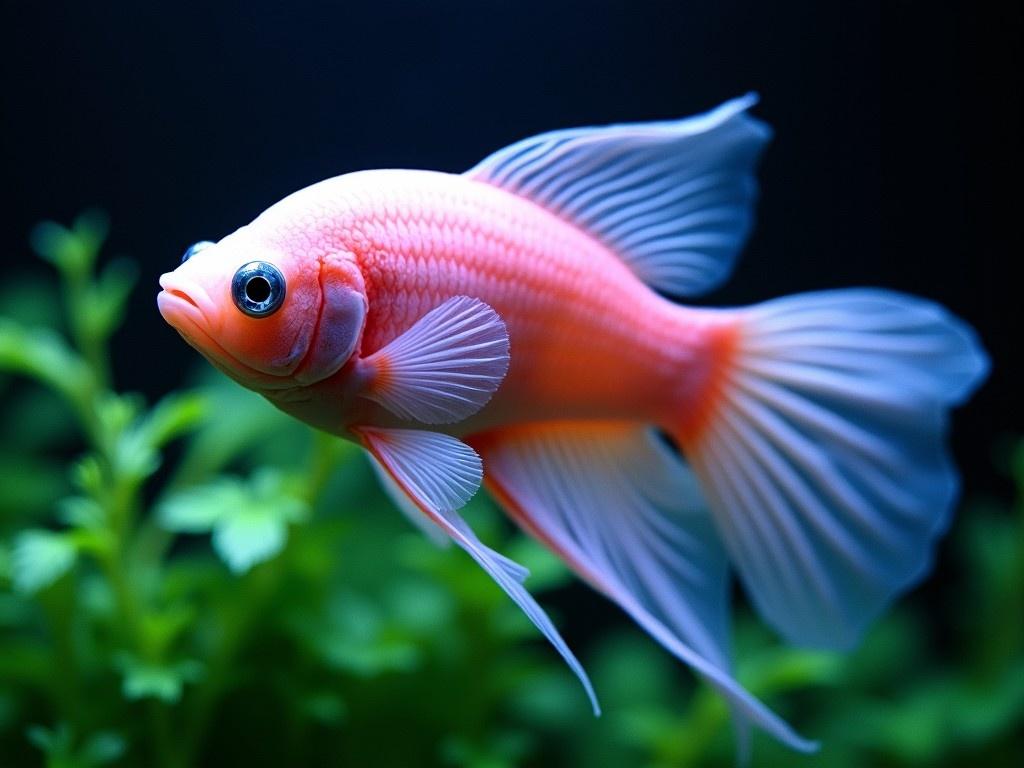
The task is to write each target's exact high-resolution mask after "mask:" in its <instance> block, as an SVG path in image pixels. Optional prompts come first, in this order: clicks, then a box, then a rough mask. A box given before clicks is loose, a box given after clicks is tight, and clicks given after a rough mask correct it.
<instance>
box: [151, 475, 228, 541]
mask: <svg viewBox="0 0 1024 768" xmlns="http://www.w3.org/2000/svg"><path fill="white" fill-rule="evenodd" d="M245 503H246V494H245V488H244V487H243V485H242V484H241V482H239V481H238V480H237V479H235V478H228V477H225V478H221V479H219V480H215V481H214V482H211V483H208V484H206V485H200V486H196V487H195V488H188V489H186V490H184V491H178V492H177V493H175V494H173V495H171V496H170V497H169V498H167V499H166V500H165V501H164V502H163V503H162V504H161V505H160V508H159V511H158V513H157V515H158V518H159V520H160V525H161V526H162V527H163V528H164V529H165V530H168V531H171V532H173V533H209V532H210V531H212V530H213V527H214V525H216V523H217V521H218V520H220V519H221V518H222V517H224V516H227V515H230V514H231V513H232V511H233V510H235V509H239V508H241V507H242V506H244V505H245Z"/></svg>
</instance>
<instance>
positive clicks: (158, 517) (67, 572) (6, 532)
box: [0, 214, 1024, 768]
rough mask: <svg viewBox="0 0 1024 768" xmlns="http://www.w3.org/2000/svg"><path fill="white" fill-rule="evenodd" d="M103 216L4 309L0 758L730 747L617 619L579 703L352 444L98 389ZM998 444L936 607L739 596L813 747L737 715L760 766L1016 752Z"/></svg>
mask: <svg viewBox="0 0 1024 768" xmlns="http://www.w3.org/2000/svg"><path fill="white" fill-rule="evenodd" d="M105 233H106V223H105V221H104V219H103V218H102V217H101V216H98V215H97V214H86V215H83V216H82V217H80V218H79V219H78V220H77V221H76V222H75V223H74V224H73V226H72V227H70V228H65V227H62V226H60V225H58V224H54V223H46V224H43V225H41V226H40V227H39V228H38V229H37V230H36V231H35V232H34V233H33V236H32V240H31V242H32V246H33V248H34V249H35V250H36V251H37V252H38V253H39V255H41V256H42V257H43V258H45V259H46V260H47V261H49V262H51V263H52V264H53V265H54V267H55V268H56V270H57V273H58V274H59V278H60V279H59V282H58V283H57V284H55V285H48V284H45V283H38V282H25V283H23V284H19V285H14V286H11V285H9V286H8V287H7V288H6V289H5V290H4V296H3V301H2V303H0V307H2V309H3V313H4V315H5V316H4V317H0V390H2V394H3V397H4V408H3V413H2V422H0V436H2V441H0V471H2V480H3V482H2V484H0V765H2V766H4V767H5V768H6V767H8V766H23V765H24V766H28V765H47V766H53V767H54V768H57V767H59V768H83V767H85V766H118V765H120V766H162V767H166V768H178V767H183V766H192V765H217V766H220V765H268V766H269V765H274V766H279V765H351V766H430V765H437V766H474V767H476V768H503V767H505V766H518V765H524V766H542V765H550V766H556V765H557V766H588V768H589V767H593V766H659V767H665V768H667V767H668V766H696V765H701V766H728V765H733V764H734V763H735V752H734V747H733V743H732V734H731V731H730V727H729V723H728V715H727V711H726V707H725V705H724V703H723V702H722V700H721V699H720V698H718V697H717V696H716V695H715V694H713V693H712V692H711V691H710V690H709V689H707V688H704V687H702V686H700V685H698V684H696V683H695V682H694V681H693V678H692V676H691V675H689V673H688V672H686V671H685V670H684V669H683V667H682V665H680V664H678V663H677V662H675V661H674V660H673V659H672V658H671V657H669V655H668V654H667V653H664V652H663V651H661V650H660V649H659V648H658V647H657V646H656V645H655V643H654V642H653V641H651V640H649V639H648V638H646V637H645V636H643V635H642V633H641V632H640V631H639V630H637V629H632V628H627V627H628V624H627V623H626V622H622V623H621V624H616V625H615V626H613V627H607V628H604V629H602V630H601V631H600V632H598V633H597V635H596V636H594V637H592V638H591V639H590V640H589V641H588V642H586V643H583V646H584V647H583V648H582V651H583V657H584V661H585V663H586V664H587V666H588V668H589V669H590V671H591V674H592V676H593V680H594V684H595V687H596V689H597V691H598V692H599V695H600V696H601V698H602V703H603V706H604V710H605V714H604V716H603V717H601V718H600V719H594V718H593V717H591V715H590V712H589V707H588V705H587V702H586V699H585V697H584V696H583V693H582V691H581V690H580V689H579V686H578V684H577V683H576V682H575V681H574V679H573V678H572V676H571V675H570V674H569V673H568V671H567V670H565V669H564V668H563V665H562V664H561V663H560V662H559V660H558V658H557V656H556V654H554V653H553V652H552V651H550V649H548V648H547V647H546V646H545V645H544V644H543V643H541V642H539V641H538V640H537V638H536V633H535V632H534V631H533V629H532V627H531V626H530V625H529V623H528V622H527V621H526V620H525V619H524V618H523V617H522V616H521V615H520V614H519V611H518V610H517V609H516V608H515V607H514V606H513V605H512V603H511V602H510V601H509V600H507V599H506V598H505V596H504V595H503V593H501V591H500V590H499V589H498V588H497V587H496V586H495V585H494V584H492V583H491V582H490V579H489V578H488V577H487V576H486V575H484V573H483V572H482V571H480V570H479V569H478V568H477V567H476V566H475V565H474V564H473V563H472V561H471V560H470V559H469V558H468V557H465V556H464V555H463V554H462V553H461V552H459V551H458V550H454V549H440V548H438V547H436V546H435V545H433V544H432V543H431V542H430V541H428V540H427V539H426V538H425V537H424V536H423V535H422V534H421V533H419V532H418V531H416V530H414V529H412V528H410V527H409V526H408V525H407V524H406V523H405V522H404V521H403V520H402V519H401V517H400V516H399V515H397V514H395V512H394V510H393V509H392V508H391V507H390V505H389V503H388V502H387V501H386V500H385V499H384V497H383V496H382V495H381V494H380V493H379V491H378V490H377V488H376V485H375V483H374V481H373V478H372V474H371V472H370V471H369V468H368V466H367V465H366V464H365V462H364V460H363V458H362V457H361V456H360V454H359V451H358V450H357V449H355V448H354V447H353V446H350V445H347V444H344V443H341V442H340V441H336V440H333V439H331V438H328V437H325V436H323V435H316V434H313V433H312V432H311V431H310V430H308V429H306V428H304V427H303V426H301V425H299V424H298V423H296V422H294V421H291V420H289V419H288V418H286V417H284V416H282V415H280V414H279V413H277V412H276V411H274V410H273V409H272V408H271V407H270V406H268V405H267V404H266V403H264V402H263V401H262V400H261V399H260V398H259V397H257V396H255V395H253V394H251V393H249V392H246V391H244V390H243V389H242V388H240V387H237V386H235V385H233V384H231V383H229V382H226V381H225V380H223V379H221V378H219V377H216V376H214V375H212V374H211V375H207V376H205V377H204V378H202V379H201V380H199V381H197V382H195V383H194V384H193V385H192V386H190V387H187V388H183V389H182V390H181V391H178V392H174V393H171V394H169V395H167V396H166V397H165V398H164V399H162V400H161V401H159V402H157V403H155V404H152V405H149V404H146V403H145V402H143V400H142V399H141V398H140V397H138V396H135V395H129V394H123V393H118V392H117V391H116V390H115V389H114V387H113V384H112V373H111V371H110V367H109V356H108V344H109V340H110V337H111V335H112V334H113V333H114V332H115V330H116V329H117V327H118V326H119V324H120V323H121V321H122V319H123V310H124V306H125V299H126V297H127V296H128V294H129V292H130V290H131V288H132V284H133V280H134V274H135V271H134V269H133V267H132V265H131V264H130V263H127V262H111V263H110V264H108V265H107V266H106V267H105V268H104V269H102V270H100V271H98V270H97V260H98V254H99V250H100V247H101V244H102V242H103V239H104V235H105ZM57 318H62V320H61V321H58V320H57ZM175 441H177V443H176V444H175V445H171V444H172V443H173V442H175ZM169 456H171V457H173V461H172V460H170V459H169V458H168V457H169ZM69 457H70V458H69ZM1012 464H1013V468H1012V471H1013V473H1014V476H1015V479H1016V483H1017V487H1018V489H1019V495H1018V498H1017V500H1016V503H1015V505H1014V506H1013V507H1012V509H1010V508H1007V507H1005V506H1000V505H998V504H989V505H978V506H976V507H975V508H972V509H970V510H969V511H967V513H966V514H964V515H963V516H962V522H961V523H960V524H959V525H958V527H957V529H956V531H955V538H956V544H957V546H956V547H954V552H955V555H956V557H957V558H958V564H959V572H960V573H961V574H962V578H961V579H959V580H958V581H957V582H956V583H955V584H954V585H953V586H952V587H951V588H950V589H948V590H947V592H948V594H943V599H944V601H945V602H944V603H943V604H942V605H939V606H937V607H936V608H935V611H938V612H940V613H941V614H942V616H943V617H944V618H943V620H939V621H937V620H936V619H935V617H934V616H931V615H929V616H925V615H923V614H922V613H921V612H920V611H918V612H915V611H914V610H913V609H912V608H910V607H900V608H898V609H896V611H895V612H894V613H893V614H892V615H891V616H890V617H889V618H887V619H885V620H884V621H883V622H882V623H881V624H880V625H879V626H878V627H877V628H876V629H875V630H874V631H873V632H872V633H871V634H870V636H869V637H868V639H867V641H866V643H865V644H864V645H863V647H862V648H861V649H860V650H858V651H857V652H856V653H854V654H853V655H852V656H850V657H848V658H845V659H841V658H839V657H836V656H832V655H827V654H821V653H811V652H807V651H800V650H794V649H788V648H784V647H781V646H779V645H778V644H777V643H775V642H774V641H773V640H772V639H771V638H770V637H769V635H768V633H767V631H766V630H764V629H762V628H761V627H760V625H759V624H758V623H757V622H756V621H755V620H754V619H753V618H752V617H750V616H749V615H748V614H746V613H744V612H742V611H741V612H740V616H739V619H738V625H737V640H736V645H737V657H738V658H739V659H740V667H739V677H740V678H741V680H742V681H743V682H744V683H745V685H747V686H748V687H749V688H750V689H751V690H752V691H754V692H755V693H756V694H757V695H759V696H761V697H763V698H765V699H766V700H768V701H769V702H770V703H771V704H772V706H774V707H776V708H777V709H778V710H779V711H780V712H781V713H782V714H784V715H785V716H787V717H789V718H790V719H791V720H792V722H794V724H796V725H797V727H798V728H799V729H800V730H801V731H802V732H803V733H805V734H808V735H811V736H813V737H815V738H819V739H821V741H822V743H823V748H822V750H821V752H820V753H818V754H817V755H813V756H801V755H796V754H794V753H792V752H789V751H788V750H786V749H785V748H783V747H781V746H779V745H778V744H775V743H774V742H771V740H769V739H767V738H765V737H761V736H757V737H756V738H755V744H754V761H753V762H754V765H764V766H800V765H808V766H811V765H815V766H835V767H836V768H845V767H846V766H851V767H852V766H861V765H879V766H977V765H986V766H1000V765H1007V766H1008V765H1011V764H1014V765H1015V764H1016V762H1015V760H1016V759H1017V758H1019V756H1020V754H1022V750H1024V739H1022V731H1024V443H1022V444H1021V446H1020V447H1019V448H1018V449H1017V451H1016V453H1015V455H1014V457H1013V462H1012ZM467 515H468V516H469V517H470V518H471V520H472V522H473V524H474V526H475V527H476V528H477V529H478V530H479V532H480V534H481V536H482V538H483V539H485V540H487V541H489V542H494V543H496V544H498V545H499V549H501V550H503V551H506V552H508V553H509V554H511V555H513V556H514V557H515V558H516V559H517V560H519V561H520V562H524V563H526V564H528V565H529V566H530V567H531V570H532V572H533V576H532V577H531V580H530V582H529V584H530V586H531V588H532V589H533V590H534V591H535V592H541V593H544V592H546V591H551V590H555V593H554V595H553V596H554V597H556V598H558V597H563V598H564V597H566V596H567V595H568V596H570V597H572V598H573V599H575V598H576V596H577V595H580V596H584V595H586V593H584V592H582V591H579V592H576V591H572V592H568V591H566V590H565V589H564V587H565V585H566V584H567V583H568V582H569V575H568V573H567V572H566V570H565V569H564V568H563V567H562V565H561V564H560V563H559V562H558V561H557V560H555V558H553V557H552V556H551V555H549V554H547V553H546V552H545V551H544V550H542V549H541V548H539V547H538V546H537V545H535V544H533V543H532V542H530V541H528V540H526V539H525V538H523V537H521V536H520V535H518V534H513V533H511V532H510V530H509V529H508V527H507V526H505V525H503V524H502V522H501V520H500V517H499V516H498V515H497V514H496V512H495V509H494V508H493V506H492V505H491V504H490V503H489V502H487V501H486V500H485V499H483V498H479V497H478V498H477V499H475V500H474V502H473V503H472V504H471V505H470V508H469V510H468V511H467ZM551 596H552V595H550V594H549V597H551ZM582 599H585V600H595V601H596V600H598V598H596V597H591V596H584V597H582ZM556 602H557V600H556ZM944 626H945V627H955V631H952V632H947V633H946V635H948V636H946V635H944V636H941V637H939V636H936V632H937V631H938V630H937V628H939V627H944Z"/></svg>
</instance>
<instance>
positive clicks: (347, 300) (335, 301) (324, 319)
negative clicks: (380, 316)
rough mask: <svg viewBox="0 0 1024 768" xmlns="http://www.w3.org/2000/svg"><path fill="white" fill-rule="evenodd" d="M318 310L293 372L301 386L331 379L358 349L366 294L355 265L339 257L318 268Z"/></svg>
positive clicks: (364, 315) (360, 275)
mask: <svg viewBox="0 0 1024 768" xmlns="http://www.w3.org/2000/svg"><path fill="white" fill-rule="evenodd" d="M320 288H321V294H322V296H321V301H322V304H321V308H320V317H319V319H318V321H317V325H316V329H315V330H314V332H313V338H312V341H311V342H310V346H309V351H308V352H307V354H306V359H305V360H304V361H303V363H302V365H301V366H299V368H298V370H296V371H295V380H296V382H297V383H299V384H301V385H308V384H313V383H315V382H318V381H322V380H324V379H326V378H328V377H329V376H333V375H334V374H335V373H337V372H338V371H339V370H340V369H341V368H342V367H343V366H344V365H345V363H347V362H348V361H349V359H350V358H351V357H352V355H353V354H355V352H356V350H357V349H358V346H359V341H360V339H361V338H362V335H363V326H364V325H365V323H366V308H367V302H366V290H365V284H364V283H363V276H362V274H360V272H359V269H358V268H357V267H356V265H355V264H354V263H353V262H351V261H349V260H347V259H344V258H341V257H338V256H329V257H327V258H325V259H324V261H323V263H322V264H321V267H320Z"/></svg>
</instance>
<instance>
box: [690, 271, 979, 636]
mask: <svg viewBox="0 0 1024 768" xmlns="http://www.w3.org/2000/svg"><path fill="white" fill-rule="evenodd" d="M734 317H736V318H738V320H737V322H738V323H739V326H738V327H739V328H740V332H739V337H738V338H739V339H740V341H739V343H738V344H737V347H736V349H735V351H734V358H733V359H732V360H731V361H729V362H727V365H728V366H730V370H729V371H728V372H727V373H726V374H725V375H724V379H723V384H722V388H721V396H720V400H721V401H720V402H719V403H718V404H716V405H715V407H714V414H713V415H712V417H711V419H710V421H709V422H708V424H707V426H706V427H705V428H704V430H703V432H701V433H699V434H696V435H694V434H690V435H687V434H683V433H680V434H679V435H677V437H678V438H679V440H680V444H681V445H683V448H684V450H685V452H686V454H687V456H688V457H689V458H690V460H691V462H692V464H693V467H694V469H695V470H696V472H697V474H698V476H699V477H700V479H701V484H702V486H703V487H704V489H705V492H706V493H707V494H708V497H709V499H710V500H711V501H712V504H711V506H712V511H713V512H714V516H715V519H716V522H717V524H718V530H719V531H720V533H721V535H722V538H723V540H724V542H725V544H726V547H727V548H728V550H729V552H730V555H731V558H732V561H733V562H734V564H735V566H736V568H737V570H738V572H739V575H740V578H741V580H742V582H743V583H744V585H745V586H746V589H747V591H748V593H750V595H751V598H752V600H753V603H754V605H755V607H756V608H757V609H758V611H759V612H760V613H761V614H762V616H763V617H764V618H765V619H766V620H767V621H768V623H769V624H770V625H772V626H773V627H774V628H775V629H776V630H777V631H778V632H779V633H780V634H781V635H782V636H783V637H784V638H786V639H787V640H788V641H790V642H792V643H795V644H799V645H811V646H816V647H825V648H845V647H849V646H851V645H853V644H854V643H855V642H856V641H857V640H858V639H859V636H860V635H861V633H862V632H863V631H864V629H865V627H866V626H867V624H868V623H869V622H870V621H871V620H872V619H874V618H875V617H876V616H877V615H878V614H879V613H881V611H882V610H883V609H884V608H885V606H886V605H887V604H888V603H889V602H890V601H891V600H892V599H893V598H894V597H895V596H896V595H897V594H898V593H900V592H902V591H904V590H905V589H907V588H908V587H909V586H910V585H912V584H914V583H915V582H916V581H918V580H919V579H920V578H921V577H922V576H923V575H924V573H925V572H926V571H927V569H928V567H929V566H930V561H931V557H932V551H933V548H934V542H935V540H936V539H937V538H938V537H939V536H940V535H941V534H942V533H943V532H944V531H945V529H946V527H947V526H948V524H949V520H950V517H951V515H952V509H953V505H954V503H955V501H956V498H957V494H958V478H957V475H956V471H955V468H954V467H953V464H952V461H951V460H950V457H949V455H948V452H947V450H946V447H945V435H946V428H947V423H948V418H947V412H948V410H949V408H951V407H952V406H953V405H955V404H957V403H959V402H960V401H962V400H963V399H964V398H965V397H966V396H967V394H969V393H970V391H971V390H973V389H974V387H976V386H977V385H978V384H979V383H980V381H981V380H982V379H983V378H984V376H985V373H986V371H987V360H986V358H985V355H984V352H983V351H982V350H981V348H980V346H979V344H978V343H977V341H976V339H975V338H974V335H973V333H972V332H971V331H970V329H969V328H967V326H965V325H964V324H963V323H961V322H960V321H959V320H957V319H956V318H954V317H952V316H951V315H949V314H948V313H947V312H945V311H944V310H942V309H941V308H940V307H938V306H936V305H934V304H931V303H930V302H927V301H924V300H921V299H916V298H913V297H909V296H904V295H901V294H896V293H893V292H890V291H882V290H869V289H854V290H848V291H824V292H821V293H813V294H804V295H797V296H792V297H787V298H784V299H777V300H775V301H770V302H767V303H765V304H760V305H757V306H755V307H751V308H748V309H745V310H740V311H739V313H738V315H736V316H734ZM830 339H835V340H836V343H834V344H832V343H830V342H829V340H830Z"/></svg>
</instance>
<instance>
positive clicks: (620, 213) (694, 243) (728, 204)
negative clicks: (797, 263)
mask: <svg viewBox="0 0 1024 768" xmlns="http://www.w3.org/2000/svg"><path fill="white" fill-rule="evenodd" d="M756 102H757V96H756V95H755V94H747V95H746V96H743V97H741V98H738V99H733V100H732V101H728V102H726V103H725V104H722V105H721V106H719V107H718V108H716V109H713V110H711V111H710V112H707V113H705V114H702V115H697V116H695V117H690V118H685V119H682V120H669V121H664V122H653V123H628V124H623V125H609V126H605V127H599V128H570V129H567V130H561V131H552V132H550V133H544V134H541V135H539V136H533V137H531V138H528V139H523V140H522V141H519V142H516V143H515V144H512V145H511V146H508V147H505V148H504V149H501V150H498V151H497V152H495V153H494V154H492V155H491V156H490V157H488V158H486V159H485V160H483V161H482V162H480V163H479V164H478V165H476V166H475V167H473V168H471V169H470V170H468V171H466V174H465V175H466V176H468V177H470V178H474V179H478V180H480V181H486V182H488V183H490V184H494V185H495V186H498V187H501V188H503V189H506V190H508V191H510V192H514V193H515V194H517V195H521V196H522V197H526V198H528V199H530V200H532V201H533V202H535V203H537V204H539V205H541V206H543V207H544V208H546V209H548V210H550V211H552V212H553V213H556V214H558V215H559V216H560V217H562V218H563V219H566V220H567V221H570V222H572V223H574V224H576V225H577V226H579V227H581V228H582V229H584V230H585V231H587V232H588V233H590V234H591V235H593V236H594V237H596V238H597V239H598V240H600V241H601V242H603V243H604V244H605V245H607V246H608V247H609V248H611V249H612V250H613V251H615V252H616V253H617V254H618V255H619V256H620V257H621V258H622V259H623V260H624V261H626V262H627V263H628V264H629V265H630V267H631V268H632V269H633V272H634V273H635V274H636V275H637V277H639V278H640V279H641V280H643V281H644V282H645V283H647V284H648V285H650V286H651V287H652V288H654V289H656V290H658V291H661V292H663V293H666V294H669V295H672V296H696V295H699V294H702V293H706V292H708V291H710V290H711V289H713V288H715V287H717V286H718V285H720V284H721V283H722V282H724V281H725V279H726V278H727V277H728V276H729V274H730V272H731V271H732V268H733V265H734V264H735V261H736V255H737V254H738V253H739V250H740V248H742V246H743V244H744V242H746V239H747V235H748V234H749V233H750V230H751V227H752V224H753V220H754V202H755V199H756V196H757V184H756V181H755V178H754V166H755V165H756V163H757V159H758V157H759V155H760V153H761V150H762V148H763V147H764V145H765V143H766V142H767V141H768V139H769V137H770V135H771V131H770V129H769V128H768V127H767V126H766V125H765V124H764V123H762V122H760V121H758V120H755V119H754V118H752V117H750V116H749V115H748V114H747V110H748V109H749V108H750V107H752V106H753V105H754V104H755V103H756Z"/></svg>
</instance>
